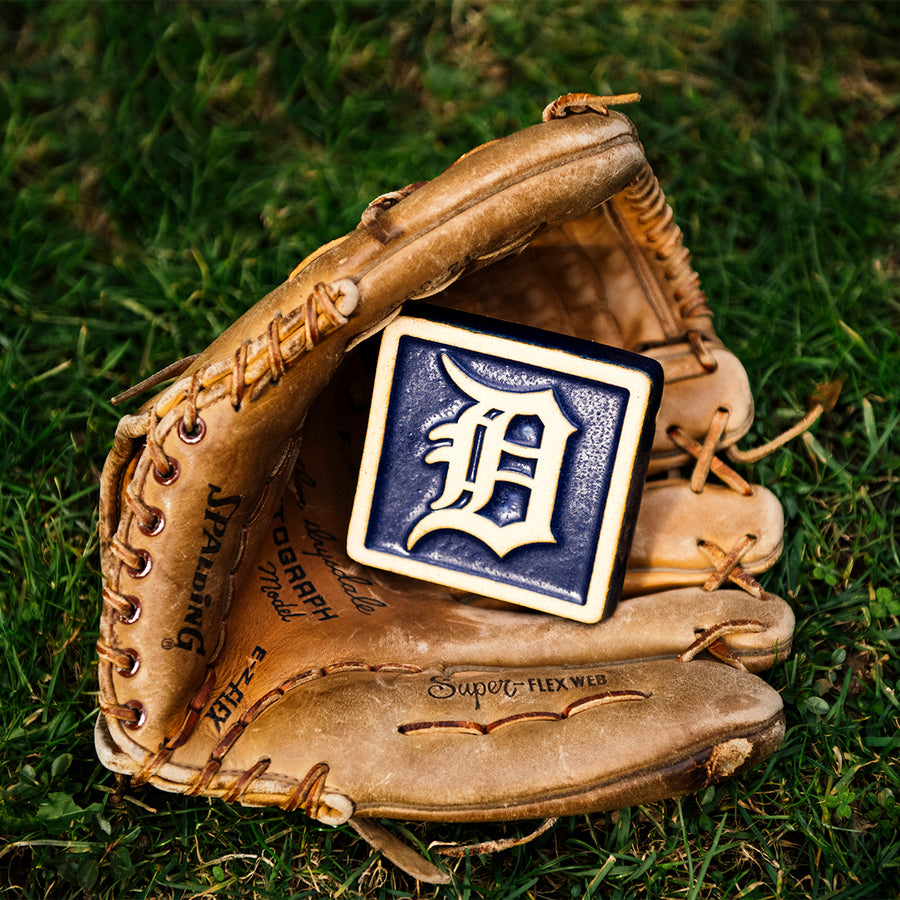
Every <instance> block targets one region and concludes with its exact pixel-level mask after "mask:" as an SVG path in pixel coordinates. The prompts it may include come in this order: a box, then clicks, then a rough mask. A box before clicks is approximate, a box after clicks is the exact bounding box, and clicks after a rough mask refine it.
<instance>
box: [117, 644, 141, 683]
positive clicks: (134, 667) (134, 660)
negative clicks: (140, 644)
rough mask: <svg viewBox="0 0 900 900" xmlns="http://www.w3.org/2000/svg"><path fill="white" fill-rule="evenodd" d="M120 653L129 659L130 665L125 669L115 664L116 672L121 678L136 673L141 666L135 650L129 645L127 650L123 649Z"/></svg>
mask: <svg viewBox="0 0 900 900" xmlns="http://www.w3.org/2000/svg"><path fill="white" fill-rule="evenodd" d="M122 653H124V654H125V655H126V656H127V657H128V658H129V659H130V660H131V665H130V666H129V667H128V668H127V669H124V668H121V667H119V666H116V672H118V674H119V675H121V676H122V677H123V678H132V677H133V676H135V675H137V673H138V669H140V667H141V658H140V656H138V652H137V650H132V649H131V648H130V647H129V648H128V649H127V650H123V651H122Z"/></svg>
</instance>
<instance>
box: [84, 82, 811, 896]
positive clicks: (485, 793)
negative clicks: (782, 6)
mask: <svg viewBox="0 0 900 900" xmlns="http://www.w3.org/2000/svg"><path fill="white" fill-rule="evenodd" d="M613 99H630V98H595V97H589V96H586V95H570V96H568V97H564V98H561V99H560V100H558V101H556V102H555V103H554V104H551V106H550V107H548V108H547V110H546V111H545V115H544V121H543V122H542V123H540V124H537V125H535V126H533V127H531V128H526V129H525V130H523V131H521V132H519V133H516V134H514V135H512V136H510V137H507V138H504V139H501V140H497V141H493V142H491V143H489V144H487V145H484V146H482V147H479V148H477V149H476V150H473V151H472V152H470V153H468V154H466V155H465V156H464V157H462V158H461V159H460V160H459V161H457V162H456V163H455V164H454V165H452V166H451V167H450V168H449V169H447V170H446V171H445V172H443V173H442V174H441V175H439V176H438V177H436V178H435V179H434V180H432V181H430V182H427V183H421V184H416V185H411V186H409V187H407V188H404V189H402V190H399V191H395V192H393V193H389V194H385V195H384V196H382V197H379V198H378V199H376V200H375V201H373V203H372V204H370V206H369V207H368V208H367V209H366V210H365V212H364V213H363V215H362V221H361V223H360V225H359V226H358V227H357V228H356V229H355V230H354V231H353V232H351V233H350V234H348V235H346V236H345V237H342V238H339V239H337V240H335V241H333V242H331V243H330V244H328V245H327V246H325V247H323V248H322V249H320V250H319V251H317V252H316V253H314V254H312V255H311V256H310V257H308V258H307V259H306V260H304V261H303V262H302V263H301V264H300V265H299V266H297V268H296V269H295V270H294V271H293V272H292V273H291V274H290V276H289V278H288V279H287V281H285V282H284V284H282V285H281V286H280V287H278V288H276V289H275V290H274V291H273V292H272V293H270V294H269V295H268V296H266V297H265V298H264V299H262V300H261V301H260V302H259V303H257V304H256V305H255V306H254V307H252V308H251V309H250V310H249V311H248V312H247V313H246V314H245V315H244V316H243V317H242V318H241V319H240V320H238V321H237V322H236V323H235V324H234V325H232V326H231V327H230V328H229V329H228V330H227V331H226V332H225V333H224V334H223V335H222V336H221V337H219V338H218V339H217V340H216V341H215V342H214V343H213V344H212V345H211V346H210V347H208V348H207V349H206V350H204V351H203V352H202V353H200V354H199V355H198V356H197V357H194V358H192V359H190V360H186V361H184V362H183V363H182V364H180V365H176V366H174V367H170V369H169V370H167V371H166V372H164V373H161V376H160V378H161V379H163V380H166V379H170V378H173V377H174V378H175V379H176V380H175V381H174V382H173V383H172V384H171V385H170V386H168V387H166V388H165V389H163V390H162V391H161V392H160V393H158V394H156V396H154V397H153V398H152V399H151V400H149V401H147V402H146V403H145V404H144V405H143V406H142V407H141V408H140V410H139V411H138V412H137V413H135V414H133V415H127V416H125V417H124V418H123V419H122V420H121V422H120V423H119V426H118V429H117V431H116V436H115V441H114V444H113V447H112V451H111V453H110V455H109V458H108V460H107V463H106V466H105V468H104V471H103V477H102V486H101V523H102V524H101V527H102V568H103V578H104V581H103V613H102V622H101V637H100V640H99V643H98V652H99V678H100V698H101V715H100V717H99V720H98V722H97V728H96V746H97V750H98V753H99V756H100V758H101V760H102V761H103V763H104V764H105V765H106V766H108V767H109V768H110V769H112V770H113V771H115V772H119V773H126V774H128V775H131V776H132V778H133V780H134V781H135V782H138V783H140V782H150V783H152V784H154V785H156V786H157V787H160V788H162V789H164V790H168V791H181V792H184V793H187V794H193V795H196V794H205V795H208V796H212V797H219V798H222V799H224V800H229V801H237V802H240V803H243V804H246V805H251V806H279V807H281V808H282V809H285V810H288V811H293V810H298V809H299V810H302V811H303V812H305V813H306V814H307V815H309V816H311V817H313V818H315V819H317V820H319V821H321V822H326V823H331V824H335V825H338V824H343V823H349V824H350V825H352V826H353V827H354V828H355V829H356V830H357V832H359V833H360V834H361V835H362V836H364V837H365V838H366V839H367V840H369V841H370V842H371V843H372V844H373V845H375V846H377V847H379V848H380V849H382V851H383V852H384V853H385V855H386V856H388V857H389V858H390V859H392V860H393V861H394V862H395V863H397V864H398V865H399V866H400V867H401V868H403V869H405V870H406V871H407V872H410V873H411V874H413V875H415V876H416V877H417V878H420V879H423V880H426V881H432V882H441V881H446V880H448V878H449V876H448V875H447V874H446V872H445V871H443V870H442V869H441V868H439V867H438V866H436V865H434V864H433V863H431V862H429V861H427V860H425V859H424V858H422V857H421V856H419V855H418V854H417V853H415V852H414V851H413V850H411V849H410V848H408V847H406V846H405V845H404V844H402V843H401V842H399V841H398V840H397V839H395V838H393V837H392V836H391V835H390V833H389V832H388V831H387V830H386V829H385V828H384V827H383V826H382V825H380V824H379V823H378V822H377V821H376V820H377V819H379V818H398V819H407V820H431V821H443V822H449V821H455V822H483V821H497V820H512V819H524V818H535V817H546V816H557V815H560V814H570V813H578V812H586V811H592V810H604V809H615V808H620V807H623V806H626V805H632V804H639V803H643V802H647V801H650V800H654V799H660V798H664V797H669V796H675V795H678V794H681V793H684V792H687V791H691V790H696V789H698V788H701V787H703V786H705V785H707V784H710V783H714V782H716V781H719V780H720V779H722V778H725V777H727V776H731V775H734V774H736V773H739V772H741V771H743V770H745V769H747V768H748V767H750V766H753V765H754V764H756V763H757V762H758V761H759V760H761V759H763V758H765V757H766V756H767V755H768V754H770V753H771V752H772V751H773V750H774V749H775V748H776V747H777V746H778V744H779V741H780V740H781V737H782V734H783V728H784V725H783V718H782V711H781V700H780V698H779V696H778V694H777V693H776V692H775V691H774V690H772V689H771V688H770V687H768V686H767V685H766V684H765V683H764V682H763V681H762V680H761V679H760V678H759V677H757V676H756V675H754V674H751V673H752V672H758V671H762V670H764V669H766V668H767V667H769V666H771V665H772V664H773V663H775V662H776V661H778V660H780V659H782V658H783V657H784V656H785V655H786V654H787V653H788V652H789V649H790V644H791V636H792V631H793V622H794V620H793V616H792V614H791V611H790V609H789V608H788V606H787V605H786V604H785V603H784V602H783V601H782V600H780V599H779V598H777V597H774V596H772V595H770V594H767V593H766V592H765V591H763V590H762V588H761V587H760V586H759V584H758V582H757V581H756V580H755V577H754V576H755V575H757V574H758V573H760V572H762V571H764V570H765V569H767V568H768V567H770V566H771V565H772V563H773V562H774V561H775V559H776V558H777V557H778V554H779V552H780V549H781V545H782V530H783V518H782V512H781V508H780V506H779V503H778V501H777V500H776V499H775V497H774V496H773V495H772V494H771V493H770V492H769V491H767V490H766V489H765V488H763V487H760V486H751V485H749V484H747V482H746V481H744V480H743V478H741V476H740V475H738V474H737V472H736V471H735V470H734V469H733V468H732V466H731V465H729V464H726V463H725V462H724V461H723V460H722V459H721V455H720V454H721V451H723V450H729V451H730V453H731V455H732V457H733V458H735V459H737V460H738V461H740V460H741V459H744V458H746V457H747V455H746V454H744V455H743V456H742V455H741V454H740V453H739V452H738V451H736V450H735V449H734V448H735V444H736V442H737V441H738V440H739V439H740V438H741V437H742V436H743V435H744V434H745V433H746V432H747V430H748V428H749V427H750V424H751V422H752V418H753V404H752V399H751V393H750V390H749V385H748V381H747V377H746V375H745V372H744V370H743V368H742V367H741V365H740V363H739V362H738V361H737V359H736V358H735V357H734V356H733V355H732V354H731V353H730V352H729V351H728V350H727V349H726V348H725V347H724V346H723V344H722V343H721V341H720V340H719V339H718V337H717V335H716V333H715V331H714V329H713V326H712V323H711V313H710V309H709V307H708V305H707V301H706V298H705V296H704V294H703V292H702V291H701V289H700V286H699V281H698V278H697V275H696V274H695V272H694V271H693V269H692V268H691V265H690V257H689V254H688V252H687V250H686V249H685V247H684V246H683V242H682V237H681V232H680V231H679V229H678V227H677V226H676V225H675V224H674V222H673V221H672V213H671V209H670V208H669V206H668V205H667V204H666V201H665V198H664V196H663V194H662V192H661V190H660V188H659V185H658V183H657V181H656V178H655V177H654V175H653V173H652V172H651V170H650V167H649V165H648V164H647V161H646V160H645V158H644V153H643V150H642V147H641V144H640V143H639V141H638V138H637V135H636V132H635V129H634V127H633V125H632V123H631V122H630V121H629V120H628V119H627V118H625V117H624V116H623V115H621V114H618V113H616V112H612V111H610V110H609V109H608V108H607V107H608V105H609V104H610V103H611V101H612V100H613ZM421 298H429V302H432V303H437V304H444V305H450V306H459V307H466V308H469V309H475V310H478V311H480V312H482V313H485V314H487V315H490V316H493V317H496V318H500V319H508V320H513V321H518V322H523V323H527V324H530V325H536V326H539V327H541V328H544V329H549V330H552V331H555V332H559V333H562V334H570V335H576V336H579V337H582V338H589V339H592V340H595V341H599V342H603V343H605V344H608V345H613V346H616V347H620V348H624V349H627V350H633V351H638V352H639V353H642V354H647V355H650V356H652V357H654V358H655V359H657V360H658V361H659V362H660V363H661V364H662V367H663V369H664V372H665V389H664V392H663V398H662V408H661V411H660V415H659V419H658V424H657V430H656V438H655V441H654V443H653V448H652V455H651V461H650V465H649V472H650V475H649V478H648V481H647V483H646V487H645V490H644V493H643V500H642V505H641V509H640V515H639V517H638V520H637V525H636V528H635V533H634V538H633V543H632V550H631V555H630V557H629V563H628V568H627V574H626V578H625V595H626V596H627V597H628V598H629V599H626V600H624V601H623V602H622V603H620V604H619V606H618V609H617V611H616V612H615V614H614V615H613V616H612V617H611V618H608V619H606V620H604V621H602V622H600V623H598V624H595V625H584V624H580V623H576V622H572V621H566V620H563V619H560V618H556V617H553V616H548V615H546V614H542V613H535V612H528V611H523V610H521V609H517V608H512V607H509V606H507V605H505V604H503V603H499V602H495V601H488V600H485V599H484V598H479V597H473V596H463V595H461V594H460V593H459V592H458V591H453V590H451V589H448V588H444V587H439V586H436V585H432V584H426V583H423V582H419V581H415V580H413V579H410V578H407V577H403V576H399V575H390V574H386V573H380V572H376V571H374V570H370V569H366V568H364V567H362V566H360V565H358V564H356V563H354V562H352V561H351V560H350V559H349V558H348V556H347V554H346V549H345V547H346V533H347V522H348V519H349V515H350V507H351V504H352V495H353V490H354V486H355V483H356V475H357V469H358V465H359V458H360V453H361V447H362V439H363V435H364V433H365V427H366V413H367V408H368V395H367V391H368V390H369V389H370V387H369V385H370V370H369V367H368V366H367V364H366V363H367V360H366V354H367V349H366V348H367V347H368V346H370V345H371V342H369V341H365V342H364V339H365V338H367V337H369V336H370V335H373V334H375V333H377V332H378V331H379V330H380V329H381V328H382V327H383V326H384V325H385V324H386V322H387V321H389V320H390V319H391V317H392V316H394V315H395V314H396V313H397V311H398V310H399V309H400V306H401V304H402V303H403V302H404V301H406V300H410V299H421ZM357 345H360V346H357ZM157 383H159V380H158V379H157ZM143 387H146V385H144V386H143ZM806 424H808V423H806V422H805V423H803V425H806ZM301 439H302V443H301ZM767 449H769V448H763V451H762V452H765V451H766V450H767ZM689 463H690V466H688V464H689ZM710 475H713V476H715V478H714V479H713V480H710V481H708V479H709V478H710ZM713 481H715V483H713Z"/></svg>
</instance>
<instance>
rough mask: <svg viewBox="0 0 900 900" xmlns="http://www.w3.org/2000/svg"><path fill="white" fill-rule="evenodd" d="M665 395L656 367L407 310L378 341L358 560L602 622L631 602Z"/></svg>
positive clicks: (455, 315)
mask: <svg viewBox="0 0 900 900" xmlns="http://www.w3.org/2000/svg"><path fill="white" fill-rule="evenodd" d="M661 391H662V370H661V368H660V367H659V365H658V364H657V363H656V362H655V361H653V360H651V359H648V358H646V357H642V356H639V355H637V354H633V353H627V352H624V351H621V350H617V349H614V348H611V347H606V346H604V345H602V344H597V343H595V342H593V341H584V340H576V339H572V338H568V337H564V336H561V335H557V334H553V333H550V332H545V331H541V330H538V329H532V328H525V327H522V326H514V325H510V324H508V323H503V322H500V321H497V320H493V319H487V318H484V317H482V316H473V315H469V314H464V313H459V312H456V311H451V310H444V309H439V308H437V307H430V306H427V305H425V304H409V305H408V306H407V307H406V308H405V310H404V314H403V315H401V316H399V317H398V318H396V319H395V320H394V321H393V322H392V323H391V324H390V325H389V326H388V327H387V328H386V329H385V331H384V333H383V336H382V343H381V350H380V352H379V358H378V367H377V372H376V378H375V389H374V395H373V399H372V407H371V411H370V415H369V425H368V431H367V434H366V442H365V450H364V453H363V461H362V466H361V470H360V478H359V483H358V486H357V493H356V497H355V501H354V507H353V515H352V519H351V523H350V531H349V537H348V552H349V554H350V556H351V557H352V558H353V559H355V560H357V561H358V562H361V563H364V564H366V565H369V566H374V567H377V568H381V569H387V570H389V571H392V572H397V573H400V574H404V575H411V576H413V577H415V578H420V579H424V580H426V581H432V582H437V583H439V584H445V585H448V586H450V587H452V588H455V589H457V590H460V591H463V592H470V593H473V594H479V595H484V596H488V597H494V598H497V599H500V600H505V601H508V602H511V603H516V604H520V605H523V606H527V607H530V608H532V609H538V610H543V611H545V612H549V613H554V614H556V615H559V616H564V617H566V618H570V619H576V620H578V621H582V622H596V621H599V620H600V619H601V618H603V617H604V616H606V615H608V614H609V613H611V612H612V609H613V608H614V607H615V603H616V601H617V600H618V596H619V593H620V591H621V583H622V578H623V577H624V562H625V558H626V555H627V551H628V546H629V544H630V539H631V532H632V529H633V524H634V520H635V518H636V516H637V509H638V504H639V502H640V494H641V489H642V486H643V480H644V475H645V472H646V466H647V460H648V456H649V449H650V443H651V441H652V438H653V431H654V424H655V418H656V413H657V410H658V407H659V398H660V394H661Z"/></svg>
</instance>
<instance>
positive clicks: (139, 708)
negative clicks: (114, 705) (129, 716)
mask: <svg viewBox="0 0 900 900" xmlns="http://www.w3.org/2000/svg"><path fill="white" fill-rule="evenodd" d="M125 708H126V709H133V710H134V711H135V712H136V713H137V718H136V719H135V721H134V722H128V721H125V722H123V723H122V724H123V725H124V726H125V727H126V728H130V729H131V730H132V731H137V729H138V728H141V727H142V726H143V725H145V724H146V722H147V709H146V707H145V706H144V704H143V703H141V701H140V700H129V701H128V702H127V703H126V704H125Z"/></svg>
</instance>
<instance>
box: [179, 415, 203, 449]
mask: <svg viewBox="0 0 900 900" xmlns="http://www.w3.org/2000/svg"><path fill="white" fill-rule="evenodd" d="M205 435H206V422H204V421H203V419H201V418H200V416H197V418H196V421H195V422H194V427H193V429H191V431H188V430H187V428H185V425H184V419H182V420H181V421H180V422H179V423H178V437H180V438H181V440H182V441H184V443H185V444H199V443H200V441H202V440H203V438H204V436H205Z"/></svg>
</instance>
